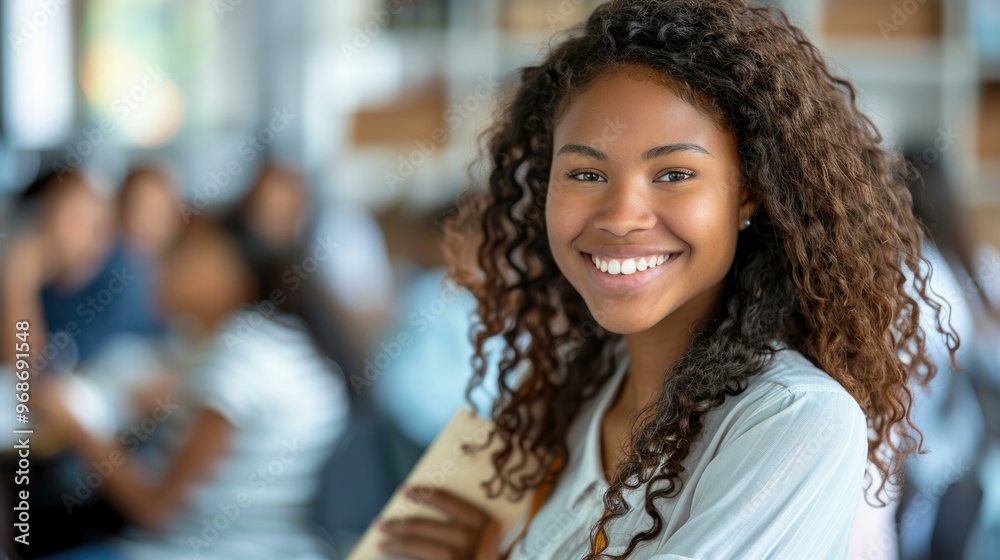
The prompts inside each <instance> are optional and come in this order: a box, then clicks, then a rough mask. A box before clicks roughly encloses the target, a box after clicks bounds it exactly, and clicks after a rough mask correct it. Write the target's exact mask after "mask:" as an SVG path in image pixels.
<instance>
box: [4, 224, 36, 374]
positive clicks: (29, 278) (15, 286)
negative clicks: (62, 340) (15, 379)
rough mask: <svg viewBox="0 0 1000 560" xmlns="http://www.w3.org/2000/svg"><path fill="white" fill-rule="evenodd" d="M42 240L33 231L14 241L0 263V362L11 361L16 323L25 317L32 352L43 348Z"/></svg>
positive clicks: (12, 358)
mask: <svg viewBox="0 0 1000 560" xmlns="http://www.w3.org/2000/svg"><path fill="white" fill-rule="evenodd" d="M42 251H43V248H42V245H41V242H40V241H39V240H38V239H37V238H36V237H35V236H33V235H28V236H26V237H23V238H21V239H17V240H15V241H14V244H13V246H12V247H11V248H10V250H9V251H8V252H7V254H6V255H5V257H4V259H3V262H2V263H0V291H2V296H0V320H2V323H0V335H2V339H3V341H4V344H3V347H2V348H0V364H12V363H14V361H15V360H14V353H15V352H14V350H15V344H14V343H15V341H17V340H16V339H15V338H14V334H15V333H16V332H17V331H15V330H14V329H15V324H16V323H18V322H21V321H27V322H28V324H29V327H28V332H30V333H31V335H30V336H31V338H30V340H28V343H29V344H30V346H31V349H32V351H31V354H32V355H33V356H38V355H41V354H42V353H43V352H44V351H45V344H46V342H47V340H46V338H47V337H46V328H45V320H44V318H43V317H44V316H43V315H42V304H41V301H40V299H39V298H40V293H41V288H42V283H43V282H44V276H45V264H44V262H43V258H42Z"/></svg>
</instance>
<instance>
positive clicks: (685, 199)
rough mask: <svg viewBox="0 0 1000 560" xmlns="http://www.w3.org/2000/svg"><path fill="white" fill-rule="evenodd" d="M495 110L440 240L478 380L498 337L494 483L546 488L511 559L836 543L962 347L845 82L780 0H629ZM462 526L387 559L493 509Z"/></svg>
mask: <svg viewBox="0 0 1000 560" xmlns="http://www.w3.org/2000/svg"><path fill="white" fill-rule="evenodd" d="M497 114H498V118H497V121H496V123H495V124H494V126H493V127H492V128H491V129H490V130H489V131H488V132H487V134H486V136H485V138H486V140H487V146H486V148H487V151H488V161H489V164H490V169H489V171H490V173H489V181H488V189H487V190H486V192H485V193H480V192H474V193H471V194H470V195H468V196H465V197H463V199H462V201H461V203H462V204H461V205H460V212H459V214H458V216H456V217H455V219H453V220H452V221H451V222H450V224H449V234H450V240H451V249H452V251H453V254H454V255H456V260H455V261H454V266H453V275H454V276H455V277H456V279H457V280H458V281H459V282H460V283H462V284H463V285H464V286H466V287H468V288H469V289H470V290H471V291H472V292H473V293H474V294H475V295H476V296H477V298H478V299H479V321H480V325H479V326H478V327H477V329H476V330H475V334H474V339H475V341H476V343H477V347H478V353H477V357H476V360H475V361H474V366H475V375H474V378H473V385H475V384H478V383H481V382H482V380H483V376H484V373H485V371H484V370H485V368H486V364H487V363H488V361H487V360H486V359H485V356H484V355H483V354H484V350H483V348H484V343H485V341H486V340H488V339H490V338H493V337H500V338H502V340H504V341H506V345H507V348H506V351H505V352H504V353H503V355H502V358H503V359H502V360H501V362H500V386H499V394H500V398H499V400H498V401H497V403H496V405H495V408H494V410H493V419H494V420H495V421H496V429H495V431H494V432H493V434H492V437H491V440H492V439H494V438H498V439H499V441H500V443H501V444H502V446H501V451H500V452H499V453H497V454H495V455H494V456H493V466H494V470H493V472H492V473H484V474H483V476H484V480H486V481H487V482H488V484H489V486H488V487H489V488H491V489H493V490H494V491H495V492H496V493H498V494H501V493H502V494H504V495H506V496H510V497H518V496H520V495H523V494H524V493H528V492H535V495H536V499H535V503H536V506H537V507H535V508H534V509H533V511H532V514H531V516H530V518H529V520H528V523H527V524H526V527H525V530H524V532H523V533H522V534H521V535H520V536H519V537H518V539H517V540H516V542H515V544H514V546H513V547H511V548H510V549H509V550H507V551H505V554H506V555H507V556H509V558H512V559H514V558H516V559H526V558H551V559H564V558H565V559H579V558H584V557H585V558H587V559H592V558H625V557H631V558H652V557H656V558H671V559H682V558H755V559H756V558H795V559H798V558H823V559H843V558H846V557H847V554H848V541H849V536H850V531H851V525H852V522H853V519H854V513H855V511H856V509H857V507H858V505H859V503H860V500H861V499H862V498H863V496H865V497H866V494H865V493H864V491H866V490H872V486H878V488H876V489H875V491H874V492H873V493H872V494H874V495H875V496H876V497H877V501H878V502H879V503H884V501H883V499H882V497H880V496H879V495H880V494H882V492H883V491H884V490H886V489H887V487H888V488H889V489H892V488H891V487H894V486H895V484H896V482H897V475H898V473H899V472H900V470H901V467H902V464H903V462H904V461H905V459H906V457H907V456H908V455H909V454H912V453H914V452H915V451H916V450H917V449H918V448H919V447H920V441H921V440H920V438H921V435H920V433H919V431H915V426H913V425H912V422H911V421H910V409H911V401H912V398H911V397H912V395H911V393H910V390H909V389H908V388H907V382H908V380H910V379H915V380H916V381H918V382H922V383H926V381H928V380H929V379H930V378H931V377H933V375H934V374H935V369H934V365H933V364H932V363H931V361H930V359H929V358H928V356H927V352H926V348H925V339H926V337H927V336H931V335H934V336H944V337H945V339H946V342H947V345H948V347H949V349H950V351H951V353H952V359H953V361H954V352H955V349H956V348H957V346H958V340H957V334H955V333H954V332H953V331H952V330H951V328H950V326H949V327H948V328H946V326H945V325H943V324H942V318H943V317H944V313H943V311H942V306H941V304H940V303H939V302H938V301H936V300H935V299H933V298H931V297H930V296H928V294H927V291H926V290H925V285H926V282H927V279H928V271H927V268H926V267H924V266H921V265H922V263H926V260H925V259H924V258H923V255H922V253H921V244H922V241H923V235H924V233H923V230H922V226H921V225H920V223H919V222H918V221H917V219H916V218H915V217H914V216H913V213H912V200H911V198H910V195H909V192H908V190H907V188H906V186H905V183H904V180H905V179H906V178H907V177H909V176H911V174H912V173H913V170H912V169H911V168H910V167H908V165H907V164H906V162H905V161H904V160H903V159H902V158H901V157H900V156H899V155H898V154H895V153H892V152H890V151H887V150H886V149H885V148H883V146H882V145H881V137H880V135H879V133H878V132H877V131H876V130H875V128H874V126H873V125H872V123H871V122H870V121H869V120H868V119H867V118H866V117H865V116H864V115H863V114H862V113H861V112H860V111H859V110H858V108H857V106H856V104H855V90H854V88H853V86H852V85H851V84H850V83H849V82H847V81H845V80H843V79H841V78H838V77H836V76H833V75H832V74H831V73H830V72H829V70H828V68H827V66H826V64H825V62H824V61H823V57H822V55H821V54H820V53H819V52H818V51H817V49H816V48H815V47H814V46H813V45H812V44H811V43H809V41H808V40H807V39H806V37H805V36H804V34H803V33H802V32H801V31H800V30H799V29H797V28H796V27H794V26H793V25H791V24H790V23H789V21H788V19H787V18H786V17H785V16H784V14H783V13H781V12H780V11H779V10H778V9H776V8H773V7H770V8H766V7H760V6H756V5H753V4H750V3H748V2H746V1H744V0H662V1H656V0H624V1H622V0H619V1H614V2H610V3H608V4H604V5H602V6H601V7H599V8H597V10H596V11H595V12H594V13H593V15H591V16H590V18H589V20H588V21H587V22H586V24H585V25H583V26H581V27H580V28H577V29H575V30H573V31H571V32H570V33H569V35H568V37H567V38H566V39H565V40H563V41H562V42H560V43H558V44H556V45H555V46H554V47H553V48H552V49H551V50H550V51H549V52H548V53H547V54H546V56H545V57H544V59H543V60H542V61H541V63H540V64H538V65H537V66H531V67H527V68H524V69H522V70H521V72H520V74H519V84H518V88H517V89H516V91H515V92H514V93H513V95H512V96H511V97H510V98H509V99H508V100H507V101H506V103H505V104H504V105H503V106H502V107H501V109H500V111H499V112H498V113H497ZM609 123H613V125H614V126H613V127H612V128H613V130H609ZM470 240H474V242H475V246H476V249H477V253H476V257H477V258H476V267H474V269H471V270H470V269H469V268H468V267H466V266H463V265H462V263H461V262H460V260H459V257H458V256H459V255H462V254H467V252H468V249H467V247H468V245H469V244H470V242H471V241H470ZM908 275H910V277H912V278H913V279H914V283H913V284H912V286H913V290H912V292H911V291H908V287H907V285H906V284H907V276H908ZM911 294H912V295H911ZM914 297H919V298H921V299H923V300H925V301H926V302H927V303H928V304H929V306H930V309H933V310H934V312H935V314H936V316H935V318H934V319H935V323H936V330H937V331H938V332H937V333H926V332H924V330H922V329H921V327H920V317H919V312H918V302H917V300H916V299H914ZM524 455H526V456H528V457H529V459H530V460H524V457H523V456H524ZM866 466H867V467H869V468H870V469H871V470H868V469H866ZM873 474H875V475H877V477H872V475H873ZM876 478H877V480H879V481H882V482H881V483H879V484H874V485H873V484H872V481H873V479H876ZM866 481H867V484H866ZM452 498H453V497H448V496H445V495H443V493H440V492H439V493H437V494H434V498H433V500H434V501H440V502H441V503H442V504H443V505H442V509H444V508H448V509H450V510H451V511H461V507H462V505H461V504H456V503H453V500H452ZM466 505H467V504H466ZM461 517H463V518H464V519H473V518H474V519H479V520H480V521H481V522H476V523H463V522H462V520H461V519H459V520H457V521H458V522H457V523H453V524H451V525H447V524H438V523H436V522H427V523H411V524H409V528H400V527H393V530H391V531H389V533H390V536H391V539H390V540H389V542H388V543H387V544H386V548H385V550H387V551H390V552H393V553H396V554H401V555H407V556H411V557H415V558H442V557H446V556H447V557H451V558H472V557H473V554H474V553H473V544H474V543H475V541H476V539H477V538H479V537H480V536H481V535H482V531H483V530H484V529H483V528H484V527H486V526H487V524H486V521H485V518H484V517H483V516H482V515H479V514H469V515H464V516H461Z"/></svg>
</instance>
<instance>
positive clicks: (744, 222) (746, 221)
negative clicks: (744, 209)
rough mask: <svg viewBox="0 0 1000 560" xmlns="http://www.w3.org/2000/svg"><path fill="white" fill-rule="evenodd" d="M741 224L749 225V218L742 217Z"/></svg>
mask: <svg viewBox="0 0 1000 560" xmlns="http://www.w3.org/2000/svg"><path fill="white" fill-rule="evenodd" d="M743 225H744V226H745V227H750V218H743Z"/></svg>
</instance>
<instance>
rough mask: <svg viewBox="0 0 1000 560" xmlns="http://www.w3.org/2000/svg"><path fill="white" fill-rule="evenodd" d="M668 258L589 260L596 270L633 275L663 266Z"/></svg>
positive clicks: (596, 257)
mask: <svg viewBox="0 0 1000 560" xmlns="http://www.w3.org/2000/svg"><path fill="white" fill-rule="evenodd" d="M669 258H670V257H669V255H656V256H653V257H639V258H628V259H607V260H605V259H602V258H601V257H598V256H597V255H591V260H592V261H594V266H595V267H597V268H598V270H600V271H601V272H607V273H608V274H615V275H617V274H622V275H629V274H635V273H636V272H642V271H643V270H646V269H647V268H655V267H656V266H658V265H661V264H663V263H664V262H665V261H667V260H668V259H669Z"/></svg>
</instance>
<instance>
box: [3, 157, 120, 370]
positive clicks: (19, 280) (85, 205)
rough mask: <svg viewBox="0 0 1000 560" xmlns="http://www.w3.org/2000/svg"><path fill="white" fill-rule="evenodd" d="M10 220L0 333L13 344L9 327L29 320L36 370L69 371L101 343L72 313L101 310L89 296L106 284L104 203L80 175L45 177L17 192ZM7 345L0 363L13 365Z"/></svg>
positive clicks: (108, 236) (108, 234)
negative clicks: (36, 350) (13, 221)
mask: <svg viewBox="0 0 1000 560" xmlns="http://www.w3.org/2000/svg"><path fill="white" fill-rule="evenodd" d="M12 214H13V215H14V217H15V219H16V220H17V221H18V222H20V224H16V223H15V224H11V225H15V228H16V229H15V232H14V233H13V234H11V235H12V239H11V240H10V241H9V242H8V244H7V245H8V246H7V247H4V249H5V250H4V251H3V324H2V326H0V329H3V330H2V332H3V333H5V334H6V335H8V336H7V338H9V339H13V330H12V329H13V328H14V327H13V325H14V323H15V321H24V320H27V321H29V322H30V324H31V325H32V330H33V331H34V333H35V335H36V336H35V337H34V340H33V342H34V344H35V348H36V349H38V350H42V351H43V352H36V354H35V360H36V362H35V364H34V365H35V367H36V368H37V369H46V368H52V369H56V368H58V367H60V366H61V367H67V368H68V367H72V366H74V365H76V362H77V361H78V360H79V359H81V356H82V357H83V358H86V357H88V356H90V355H91V354H92V353H93V352H95V351H96V350H97V348H98V347H99V345H100V344H101V343H103V342H104V341H105V340H107V335H108V333H107V331H106V330H104V329H101V330H98V329H82V328H80V326H81V324H82V322H83V321H82V320H80V319H81V316H80V315H78V314H77V310H78V309H81V310H84V311H86V312H87V313H91V312H93V313H94V314H95V315H94V316H95V317H96V309H97V308H98V307H100V306H101V304H100V303H99V302H98V301H97V300H96V299H95V296H96V295H97V292H98V291H99V290H101V289H102V288H104V287H105V285H104V284H107V280H108V278H102V276H104V275H103V274H102V273H103V272H104V270H105V269H106V267H105V265H106V263H107V258H108V254H109V252H110V250H111V243H112V224H111V220H110V206H109V203H108V201H107V199H106V198H105V197H104V196H102V195H101V194H98V193H97V192H95V191H94V190H93V189H92V188H91V187H90V186H89V185H88V183H87V180H86V179H85V177H84V176H83V175H81V174H78V173H70V174H67V175H65V176H62V175H58V174H55V173H46V174H42V175H41V176H39V177H38V178H37V179H36V180H35V181H34V182H33V183H32V184H31V185H29V186H28V188H26V189H25V190H24V192H23V193H21V195H20V196H19V197H18V198H17V200H16V202H15V204H14V207H13V210H12ZM8 223H9V222H8ZM101 280H105V282H103V283H102V282H101ZM118 287H119V289H122V290H123V289H124V287H125V286H124V284H123V283H121V282H119V284H118ZM88 298H90V299H89V300H88ZM95 306H96V307H95ZM89 316H90V315H87V317H89ZM105 320H107V319H105ZM67 331H68V332H67ZM47 333H53V334H54V335H57V336H55V337H49V336H46V335H47ZM8 346H9V345H6V346H4V348H3V350H2V351H0V352H2V356H3V357H4V360H3V361H4V362H5V363H11V362H12V361H13V347H8Z"/></svg>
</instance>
